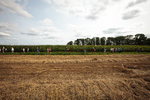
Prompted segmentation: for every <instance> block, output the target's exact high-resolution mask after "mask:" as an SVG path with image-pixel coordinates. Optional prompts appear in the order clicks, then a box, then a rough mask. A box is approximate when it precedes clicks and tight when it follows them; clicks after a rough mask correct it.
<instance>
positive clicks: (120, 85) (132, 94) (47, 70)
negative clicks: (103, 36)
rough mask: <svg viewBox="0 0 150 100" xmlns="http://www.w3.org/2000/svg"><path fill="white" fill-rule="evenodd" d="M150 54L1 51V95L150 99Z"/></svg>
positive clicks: (40, 99) (68, 99) (87, 99)
mask: <svg viewBox="0 0 150 100" xmlns="http://www.w3.org/2000/svg"><path fill="white" fill-rule="evenodd" d="M149 98H150V54H141V55H127V54H124V55H117V54H115V55H67V56H64V55H54V56H53V55H0V99H2V100H8V99H16V100H17V99H18V100H19V99H32V100H33V99H37V100H49V99H51V100H84V99H85V100H92V99H95V100H99V99H100V100H101V99H103V100H105V99H107V100H110V99H116V100H127V99H130V100H131V99H132V100H134V99H138V100H148V99H149Z"/></svg>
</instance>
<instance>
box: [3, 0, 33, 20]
mask: <svg viewBox="0 0 150 100" xmlns="http://www.w3.org/2000/svg"><path fill="white" fill-rule="evenodd" d="M0 5H2V6H3V7H5V8H7V9H8V10H9V11H10V12H11V13H14V14H17V15H19V16H23V17H27V18H32V17H33V16H32V15H31V14H29V13H28V12H27V11H25V10H24V9H23V8H22V7H21V6H20V5H19V4H18V3H16V0H0Z"/></svg>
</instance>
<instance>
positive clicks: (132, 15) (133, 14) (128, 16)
mask: <svg viewBox="0 0 150 100" xmlns="http://www.w3.org/2000/svg"><path fill="white" fill-rule="evenodd" d="M140 12H141V11H140V10H132V11H130V12H127V13H124V14H123V16H122V19H123V20H128V19H132V18H135V17H138V16H139V13H140Z"/></svg>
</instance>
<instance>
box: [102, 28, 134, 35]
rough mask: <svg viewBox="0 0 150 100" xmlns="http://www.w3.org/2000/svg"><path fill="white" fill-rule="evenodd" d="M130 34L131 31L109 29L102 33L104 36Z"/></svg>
mask: <svg viewBox="0 0 150 100" xmlns="http://www.w3.org/2000/svg"><path fill="white" fill-rule="evenodd" d="M130 32H131V31H124V28H109V29H107V30H104V31H103V33H104V34H126V33H130Z"/></svg>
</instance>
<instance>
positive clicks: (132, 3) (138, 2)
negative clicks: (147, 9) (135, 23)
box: [126, 0, 148, 8]
mask: <svg viewBox="0 0 150 100" xmlns="http://www.w3.org/2000/svg"><path fill="white" fill-rule="evenodd" d="M147 1H148V0H136V1H135V2H130V3H129V4H128V6H127V7H126V8H129V7H132V6H135V5H137V4H141V3H144V2H147Z"/></svg>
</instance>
